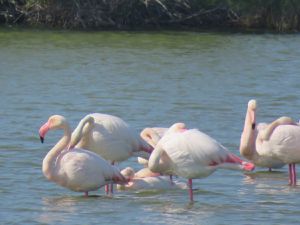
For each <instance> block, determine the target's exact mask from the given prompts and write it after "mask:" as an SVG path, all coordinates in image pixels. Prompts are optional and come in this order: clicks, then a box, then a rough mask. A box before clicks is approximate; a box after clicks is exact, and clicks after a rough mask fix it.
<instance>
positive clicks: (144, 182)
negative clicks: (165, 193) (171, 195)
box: [117, 167, 187, 190]
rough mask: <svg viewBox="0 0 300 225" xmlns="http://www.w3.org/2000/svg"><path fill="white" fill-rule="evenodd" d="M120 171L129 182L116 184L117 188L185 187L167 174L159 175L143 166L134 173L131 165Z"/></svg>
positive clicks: (157, 188)
mask: <svg viewBox="0 0 300 225" xmlns="http://www.w3.org/2000/svg"><path fill="white" fill-rule="evenodd" d="M121 173H122V175H124V177H127V178H128V179H129V182H128V183H127V184H124V185H117V188H118V189H119V190H171V189H186V188H187V185H186V184H184V183H182V182H178V181H170V178H169V177H168V176H160V174H158V173H153V172H151V171H150V170H149V169H148V168H143V169H142V170H139V171H138V172H136V173H135V172H134V170H133V169H132V168H131V167H127V168H125V169H124V170H122V171H121Z"/></svg>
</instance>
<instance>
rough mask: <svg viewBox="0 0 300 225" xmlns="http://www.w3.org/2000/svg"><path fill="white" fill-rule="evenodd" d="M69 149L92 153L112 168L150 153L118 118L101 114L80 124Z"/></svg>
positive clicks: (143, 143)
mask: <svg viewBox="0 0 300 225" xmlns="http://www.w3.org/2000/svg"><path fill="white" fill-rule="evenodd" d="M90 118H93V119H94V124H91V123H87V121H88V120H89V119H90ZM90 126H92V128H89V127H90ZM70 146H71V147H73V146H76V147H78V148H84V149H88V150H90V151H92V152H95V153H97V154H99V155H100V156H102V157H103V158H104V159H106V160H108V161H110V162H111V164H114V163H115V162H121V161H124V160H126V159H128V158H129V157H131V156H133V155H136V156H138V155H140V156H143V157H149V153H150V152H151V151H152V149H153V148H152V147H151V146H149V145H148V144H147V143H146V142H145V141H143V140H142V139H141V138H140V137H139V136H138V134H136V133H135V132H134V131H133V130H132V129H131V128H130V127H129V125H128V124H127V123H126V122H125V121H123V120H122V119H121V118H119V117H116V116H112V115H107V114H101V113H93V114H89V115H87V116H85V117H84V118H83V119H82V120H81V121H80V122H79V124H78V126H77V127H76V129H75V130H74V131H73V133H72V138H71V143H70ZM112 191H113V186H111V188H110V192H112ZM107 192H108V187H107Z"/></svg>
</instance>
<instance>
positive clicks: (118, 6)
mask: <svg viewBox="0 0 300 225" xmlns="http://www.w3.org/2000/svg"><path fill="white" fill-rule="evenodd" d="M298 2H299V1H296V0H264V1H262V0H261V1H260V0H248V1H241V0H239V1H238V0H231V1H230V0H219V1H216V0H214V1H213V0H205V1H199V0H66V1H62V0H60V1H59V0H48V1H47V0H43V1H33V0H18V1H17V0H15V1H11V0H0V23H2V24H6V25H15V24H21V25H26V26H44V27H51V28H66V29H93V30H104V29H121V30H130V29H165V28H167V29H214V28H222V29H232V28H234V29H248V28H255V29H268V30H272V31H279V32H295V31H296V32H297V31H299V30H300V23H299V15H300V2H299V3H298Z"/></svg>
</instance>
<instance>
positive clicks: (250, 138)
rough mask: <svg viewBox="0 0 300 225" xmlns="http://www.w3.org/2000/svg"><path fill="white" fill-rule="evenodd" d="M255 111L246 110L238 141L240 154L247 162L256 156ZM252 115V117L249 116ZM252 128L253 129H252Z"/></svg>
mask: <svg viewBox="0 0 300 225" xmlns="http://www.w3.org/2000/svg"><path fill="white" fill-rule="evenodd" d="M255 113H256V112H255V110H253V111H250V109H248V110H247V113H246V118H245V124H244V130H243V133H242V136H241V141H240V153H241V155H242V156H244V157H245V158H247V159H248V160H252V159H253V158H254V157H255V156H256V155H257V152H256V145H255V141H256V136H257V133H256V127H255V126H256V121H255ZM251 114H252V116H251ZM253 126H254V127H253Z"/></svg>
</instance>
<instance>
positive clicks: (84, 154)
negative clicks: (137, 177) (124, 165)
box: [39, 115, 127, 196]
mask: <svg viewBox="0 0 300 225" xmlns="http://www.w3.org/2000/svg"><path fill="white" fill-rule="evenodd" d="M92 120H93V119H91V120H90V121H89V122H91V123H92V122H93V121H92ZM56 129H61V130H63V132H64V133H63V137H62V138H61V139H60V140H59V141H58V142H57V144H56V145H55V146H54V147H53V148H52V149H51V150H50V151H49V152H48V154H47V155H46V157H45V158H44V160H43V167H42V169H43V173H44V175H45V177H46V178H47V179H48V180H50V181H53V182H55V183H57V184H59V185H61V186H63V187H66V188H68V189H70V190H72V191H77V192H84V193H85V195H86V196H88V192H89V191H95V190H97V189H99V188H101V187H102V186H104V185H106V184H109V183H119V182H121V183H124V182H127V180H126V178H124V176H123V175H122V174H121V173H120V171H119V170H118V169H117V168H116V167H114V166H112V165H110V164H109V163H108V162H107V161H106V160H104V159H103V158H102V157H100V156H99V155H97V154H95V153H93V152H90V151H87V150H85V149H82V148H71V149H68V146H69V143H70V140H71V130H70V126H69V124H68V122H67V120H66V119H65V117H63V116H60V115H53V116H51V117H49V119H48V121H47V122H46V123H45V124H44V125H43V126H42V127H41V128H40V130H39V135H40V139H41V141H42V143H43V142H44V138H45V135H46V133H47V132H48V131H49V130H56Z"/></svg>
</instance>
